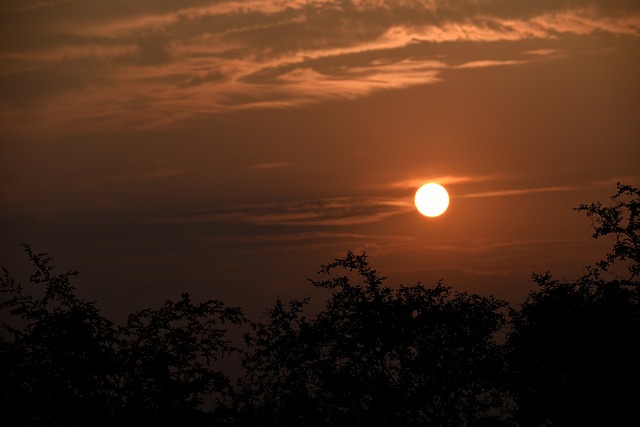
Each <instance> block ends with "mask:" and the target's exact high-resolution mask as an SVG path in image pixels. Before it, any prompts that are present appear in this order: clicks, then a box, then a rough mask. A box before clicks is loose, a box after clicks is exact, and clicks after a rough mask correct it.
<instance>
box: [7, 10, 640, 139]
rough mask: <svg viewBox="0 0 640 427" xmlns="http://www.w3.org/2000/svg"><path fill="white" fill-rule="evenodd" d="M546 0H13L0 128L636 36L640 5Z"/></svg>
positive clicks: (540, 53) (527, 58)
mask: <svg viewBox="0 0 640 427" xmlns="http://www.w3.org/2000/svg"><path fill="white" fill-rule="evenodd" d="M505 3H508V4H505ZM512 3H517V5H516V4H512ZM521 3H524V4H521ZM544 3H545V4H544V5H540V4H538V2H502V1H490V0H488V1H482V2H477V1H468V2H465V1H458V2H452V1H446V0H424V1H394V2H384V1H373V0H370V1H368V0H360V1H356V0H352V1H334V0H324V1H305V0H295V1H291V0H287V1H276V0H270V1H257V0H256V1H222V2H212V1H203V0H190V1H184V2H179V3H177V2H171V1H157V2H134V3H133V4H132V3H131V2H119V1H115V2H100V1H97V0H87V1H76V2H70V1H50V2H37V1H32V2H24V1H20V2H18V1H16V0H10V1H9V2H8V5H6V6H4V7H3V11H2V12H1V13H2V15H1V17H2V24H3V25H2V26H0V27H2V28H3V29H2V30H0V31H1V33H0V35H2V36H3V37H1V38H0V39H2V40H4V41H2V42H0V61H1V63H2V70H3V71H2V72H1V76H2V81H3V91H2V94H0V124H1V125H2V126H3V128H4V129H5V131H16V132H21V131H28V130H34V129H33V128H32V127H29V126H25V125H24V124H23V123H25V120H24V118H25V117H36V118H38V119H39V120H38V121H39V122H40V123H42V126H43V127H44V128H50V129H61V127H63V126H64V127H65V128H66V129H82V128H83V127H92V128H95V127H96V126H103V127H105V128H106V127H108V128H113V127H114V126H116V127H121V128H150V127H151V128H152V127H161V126H163V125H165V124H167V123H171V122H175V121H179V120H181V119H184V118H188V117H190V116H192V115H194V114H198V113H214V114H215V113H223V112H228V111H236V110H243V109H252V108H282V107H297V106H303V105H307V104H310V103H317V102H323V101H330V100H335V99H357V98H361V97H364V96H368V95H370V94H373V93H375V92H379V91H383V90H396V89H403V88H407V87H412V86H417V85H424V84H433V83H437V82H440V81H442V80H445V79H446V78H447V74H446V73H447V72H448V71H449V70H454V69H458V70H467V71H468V72H473V69H477V68H485V67H495V66H514V65H521V64H525V63H527V62H531V61H540V60H544V59H545V58H546V57H547V56H549V55H558V54H568V53H571V52H566V50H567V49H571V46H570V43H566V42H565V39H567V40H569V39H572V38H573V39H574V40H575V39H576V38H580V37H595V36H598V37H605V36H606V35H615V36H617V37H627V38H630V39H632V40H637V38H638V37H640V6H638V5H633V4H631V3H629V2H623V1H606V2H605V1H600V2H587V1H584V2H568V1H566V2H565V1H558V2H553V3H552V4H548V2H544ZM576 5H577V6H576ZM125 6H126V7H125ZM532 41H533V42H536V41H537V42H544V44H541V45H540V46H539V47H537V48H536V47H535V46H534V47H532V44H531V42H532ZM497 42H506V43H511V44H512V45H513V46H512V47H511V48H510V50H508V53H503V54H502V56H501V57H498V58H496V57H486V58H478V57H477V54H475V55H474V56H469V54H468V53H467V54H462V53H458V54H455V53H447V54H445V53H443V51H442V49H441V48H440V46H442V45H444V44H447V45H451V46H453V47H455V45H458V44H464V43H474V44H477V45H478V46H480V45H483V44H487V45H488V44H491V43H497ZM519 42H527V43H526V46H524V45H523V46H520V45H519ZM454 50H455V49H454ZM452 51H453V50H452ZM531 52H536V54H535V55H534V54H531ZM45 83H46V90H43V88H45Z"/></svg>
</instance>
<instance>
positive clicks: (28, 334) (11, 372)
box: [0, 246, 244, 426]
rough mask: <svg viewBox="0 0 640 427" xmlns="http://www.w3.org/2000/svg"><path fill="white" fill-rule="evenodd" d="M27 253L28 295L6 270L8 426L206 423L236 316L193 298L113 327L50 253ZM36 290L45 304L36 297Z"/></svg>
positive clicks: (1, 395) (2, 358)
mask: <svg viewBox="0 0 640 427" xmlns="http://www.w3.org/2000/svg"><path fill="white" fill-rule="evenodd" d="M25 249H26V252H27V254H28V256H29V258H30V260H31V261H32V263H33V264H34V266H35V267H36V271H35V273H34V274H32V275H31V277H30V282H31V285H33V286H35V287H36V288H40V289H34V291H32V292H30V291H27V290H25V289H24V287H23V286H22V285H21V284H20V283H18V282H16V281H15V280H14V279H13V278H12V277H11V276H10V275H9V273H8V272H7V270H6V269H3V276H2V278H0V291H1V292H2V293H3V294H4V299H3V301H2V303H1V304H0V309H2V311H3V312H8V314H9V316H10V318H11V319H13V322H11V323H10V322H3V323H2V329H3V334H2V340H1V341H0V345H1V347H0V366H2V369H1V370H0V404H1V405H2V406H1V407H2V417H3V419H4V421H5V422H7V423H8V425H16V426H18V425H34V426H35V425H38V426H40V425H47V426H55V425H65V426H74V425H99V424H113V423H115V422H117V421H123V420H127V422H129V421H132V420H135V419H144V420H147V421H148V420H151V419H158V420H160V419H162V420H165V421H166V420H170V419H182V420H184V419H191V420H193V421H200V420H201V421H205V420H206V419H207V418H210V417H205V416H203V413H202V412H201V411H200V408H199V405H200V404H201V402H202V398H203V396H205V395H208V394H212V393H219V394H220V393H221V394H224V395H226V394H228V387H229V380H228V378H227V377H226V376H225V375H224V374H223V373H222V372H219V371H218V370H216V369H215V366H214V362H215V361H216V360H217V359H218V358H220V357H222V356H223V355H225V354H228V353H231V352H234V351H235V349H233V348H232V347H230V346H229V343H228V342H227V341H226V340H225V329H224V328H223V327H221V325H223V324H224V323H225V322H231V323H236V324H237V323H241V322H244V317H243V315H242V313H241V312H240V310H239V309H237V308H229V307H225V306H224V305H223V304H222V303H220V302H219V301H207V302H205V303H202V304H199V305H194V304H193V303H192V302H191V301H190V299H189V296H188V295H187V294H183V295H182V299H181V300H180V301H179V302H177V303H174V302H171V301H169V302H167V303H166V304H165V305H164V306H163V307H161V308H160V309H158V310H143V311H141V312H138V313H134V314H132V315H131V316H130V317H129V320H128V322H127V324H126V325H124V326H121V327H116V326H115V325H114V324H113V323H112V322H110V321H109V320H107V319H105V318H104V317H102V316H101V315H100V313H99V311H98V310H97V309H96V307H95V305H94V304H93V303H91V302H86V301H82V300H81V299H79V298H78V297H77V296H76V295H75V292H74V288H73V286H71V284H70V278H71V277H73V276H75V275H76V274H77V273H75V272H67V273H63V274H59V275H54V274H53V267H52V266H51V261H52V259H51V258H50V257H48V256H47V255H46V254H39V253H34V252H33V251H32V250H31V248H30V247H29V246H26V247H25ZM38 291H40V294H42V297H39V298H38V297H36V296H35V295H36V294H37V293H38Z"/></svg>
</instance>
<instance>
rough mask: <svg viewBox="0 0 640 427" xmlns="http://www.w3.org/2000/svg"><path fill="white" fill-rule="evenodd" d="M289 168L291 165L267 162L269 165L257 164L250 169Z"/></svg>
mask: <svg viewBox="0 0 640 427" xmlns="http://www.w3.org/2000/svg"><path fill="white" fill-rule="evenodd" d="M288 166H290V163H287V162H267V163H256V164H254V165H251V166H249V167H250V168H251V169H255V170H274V169H282V168H286V167H288Z"/></svg>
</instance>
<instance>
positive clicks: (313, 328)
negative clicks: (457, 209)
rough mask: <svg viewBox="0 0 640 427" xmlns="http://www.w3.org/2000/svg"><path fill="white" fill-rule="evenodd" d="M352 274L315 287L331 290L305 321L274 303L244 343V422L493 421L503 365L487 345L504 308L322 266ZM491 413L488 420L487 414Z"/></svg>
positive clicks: (362, 266)
mask: <svg viewBox="0 0 640 427" xmlns="http://www.w3.org/2000/svg"><path fill="white" fill-rule="evenodd" d="M336 269H346V270H347V271H355V272H356V273H357V275H358V276H359V278H360V279H361V283H357V284H353V283H352V281H351V280H350V278H349V277H348V276H347V275H344V276H334V277H332V278H330V279H328V280H321V281H313V285H314V286H316V287H321V288H327V289H329V290H331V291H332V294H331V298H330V299H329V300H328V301H327V304H326V308H325V309H324V310H323V311H321V312H320V313H318V314H317V315H316V316H314V317H313V318H312V319H307V318H305V317H304V316H303V315H302V308H303V307H304V305H305V303H306V301H293V302H291V303H289V305H288V306H287V305H284V304H283V303H282V302H278V303H277V304H276V306H275V307H274V308H273V309H272V310H270V311H269V313H268V320H267V322H265V323H260V324H255V325H253V331H252V333H251V334H249V335H248V336H247V342H248V345H249V348H250V349H251V350H252V353H251V355H250V356H249V357H247V358H246V360H245V367H246V369H247V377H246V378H245V380H244V382H243V386H244V387H243V392H244V396H245V397H246V399H247V401H246V402H245V407H244V408H245V416H247V417H249V419H250V420H251V424H254V425H314V426H315V425H341V426H361V425H402V426H411V425H452V426H453V425H463V424H464V423H465V422H466V421H469V420H473V421H474V422H476V421H481V420H485V419H487V418H494V417H497V416H498V415H499V410H500V409H502V407H503V403H504V402H503V400H502V393H501V390H500V388H499V383H498V381H497V380H498V378H497V375H496V373H497V372H499V369H498V367H499V366H500V364H501V362H500V361H501V354H500V349H499V347H498V346H497V345H496V344H495V342H494V341H493V339H492V337H493V334H494V333H496V332H497V331H498V330H499V328H500V327H501V326H502V325H503V324H504V322H505V319H504V316H503V314H502V313H501V309H503V308H504V303H503V302H500V301H498V300H496V299H494V298H491V297H488V298H484V297H480V296H478V295H469V294H460V293H454V292H453V291H452V290H451V289H450V288H447V287H445V286H442V285H441V284H438V285H437V286H435V287H433V288H425V287H423V286H421V285H415V286H406V287H401V288H400V289H398V290H397V291H394V290H392V289H390V288H388V287H383V286H382V282H383V279H384V278H383V277H380V276H378V275H377V274H376V272H375V270H373V269H371V267H370V266H369V264H368V262H367V261H366V256H365V255H364V254H363V255H354V254H352V253H348V254H347V256H346V257H345V258H343V259H336V260H334V262H332V263H331V264H328V265H326V266H324V267H323V268H322V270H321V274H324V275H329V274H331V273H333V272H334V271H335V270H336ZM492 410H493V415H492Z"/></svg>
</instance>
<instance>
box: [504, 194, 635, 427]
mask: <svg viewBox="0 0 640 427" xmlns="http://www.w3.org/2000/svg"><path fill="white" fill-rule="evenodd" d="M612 200H613V204H612V206H609V207H603V206H602V204H601V203H599V202H598V203H594V204H591V205H581V206H580V207H579V208H577V210H578V211H585V212H586V213H587V216H588V217H590V218H592V220H593V224H594V229H595V232H594V237H595V238H598V237H601V236H605V235H609V234H612V235H613V237H614V240H615V242H614V245H613V250H612V251H611V252H609V253H608V254H607V255H606V257H605V259H604V260H603V261H600V262H598V263H597V264H596V267H594V268H592V267H589V268H588V269H587V270H588V271H587V273H585V274H583V275H582V276H581V277H579V278H578V279H576V280H571V281H559V280H555V279H553V278H552V276H551V274H550V273H548V272H547V273H545V274H540V275H534V276H533V278H534V280H535V282H536V283H537V285H538V286H539V288H538V289H537V290H536V291H534V292H532V293H531V294H530V295H529V296H528V298H527V299H526V301H525V302H524V303H523V305H522V307H521V309H520V310H517V311H515V310H514V311H513V312H512V313H511V323H512V333H511V334H510V335H509V338H508V342H507V349H508V354H509V364H510V367H511V369H512V375H513V377H512V379H511V381H510V383H511V385H512V387H513V390H514V396H516V402H517V406H518V410H517V412H516V419H517V420H518V421H519V423H520V425H523V426H529V425H531V426H538V425H583V424H589V425H592V424H594V423H595V424H599V425H623V424H624V423H626V422H627V420H630V419H633V418H637V415H636V405H637V402H638V401H640V392H639V391H638V390H639V389H638V383H639V381H640V365H639V364H638V360H640V350H639V349H638V339H639V337H640V305H639V298H638V296H639V289H640V287H639V282H638V281H637V278H638V271H639V269H638V260H639V257H638V254H639V250H640V245H639V244H638V243H639V242H640V240H639V239H638V233H639V232H640V227H639V221H638V208H639V207H640V192H639V191H638V190H637V189H635V188H633V187H630V186H621V185H620V184H618V192H617V193H616V194H615V195H614V196H613V197H612ZM619 262H623V263H625V264H626V267H627V268H628V271H629V276H628V277H626V278H621V277H620V276H618V275H613V278H611V277H609V278H607V279H605V272H606V271H609V270H610V269H611V268H612V267H613V266H614V265H615V264H617V263H619Z"/></svg>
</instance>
